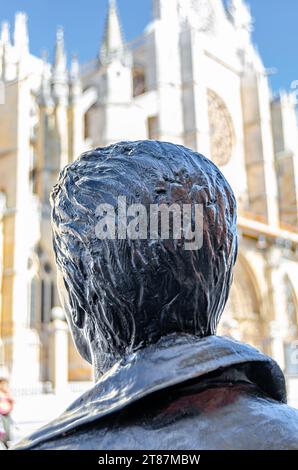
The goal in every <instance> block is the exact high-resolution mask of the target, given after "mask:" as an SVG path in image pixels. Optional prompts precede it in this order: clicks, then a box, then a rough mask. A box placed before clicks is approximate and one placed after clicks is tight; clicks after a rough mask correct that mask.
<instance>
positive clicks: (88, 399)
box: [15, 141, 298, 450]
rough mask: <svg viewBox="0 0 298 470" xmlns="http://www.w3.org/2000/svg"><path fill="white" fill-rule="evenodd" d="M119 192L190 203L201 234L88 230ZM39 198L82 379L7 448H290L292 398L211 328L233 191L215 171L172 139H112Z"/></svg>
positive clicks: (223, 277)
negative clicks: (91, 379) (45, 205)
mask: <svg viewBox="0 0 298 470" xmlns="http://www.w3.org/2000/svg"><path fill="white" fill-rule="evenodd" d="M119 196H121V197H125V198H126V199H127V201H129V204H131V205H135V206H136V207H138V208H139V211H141V210H142V208H144V207H146V208H147V209H150V208H152V206H153V205H156V204H160V205H167V206H168V207H170V206H172V205H179V206H180V205H189V204H191V205H200V206H202V207H203V225H201V231H202V235H203V237H202V238H203V244H202V246H201V247H200V246H199V247H198V248H196V249H192V250H186V249H185V246H186V238H187V237H186V236H185V237H184V239H181V240H180V239H179V240H177V239H174V238H173V239H170V238H163V237H161V236H160V235H159V233H157V236H155V237H152V236H151V234H150V236H147V238H146V236H145V235H146V233H145V234H144V233H142V236H140V233H139V237H136V238H130V237H128V236H126V237H123V230H122V229H123V221H121V223H120V222H119V220H118V224H117V225H116V227H114V230H111V231H109V230H108V231H107V236H106V238H104V237H103V239H101V238H100V237H99V236H98V235H99V232H100V231H99V230H98V224H100V223H101V222H102V219H101V216H100V214H101V210H99V208H101V207H104V208H105V211H106V212H107V213H108V214H109V215H108V221H107V222H106V224H109V225H107V226H109V229H110V228H111V225H110V224H111V220H112V217H111V214H112V213H113V210H114V212H115V213H117V214H118V215H119V214H120V207H119V200H118V199H119ZM51 202H52V207H53V212H52V223H53V239H54V250H55V254H56V261H57V265H58V287H59V290H60V298H61V302H62V305H63V307H64V310H65V313H66V316H67V320H68V323H69V327H70V329H71V332H72V336H73V339H74V342H75V344H76V346H77V348H78V350H79V352H80V353H81V355H82V356H83V357H84V358H85V359H86V360H87V361H89V362H90V363H91V364H92V365H93V368H94V374H95V379H96V384H95V386H94V387H93V388H92V389H91V390H89V391H87V392H86V393H85V394H83V395H82V396H81V397H80V398H79V399H78V400H76V401H75V402H74V403H73V404H72V405H71V406H70V407H69V408H68V409H67V410H66V412H65V413H63V414H62V415H61V416H60V417H59V418H57V419H56V420H54V421H53V422H52V423H50V424H49V425H47V426H45V427H44V428H42V429H40V430H39V431H36V432H35V433H33V434H32V435H31V436H30V437H28V438H27V439H25V440H24V441H23V442H21V443H20V444H19V445H17V446H16V447H15V448H16V449H21V450H22V449H23V450H24V449H28V450H29V449H32V450H48V449H55V450H56V449H61V450H64V449H67V450H82V449H84V450H87V449H93V450H112V449H122V450H133V449H143V450H145V449H148V450H149V449H163V450H167V449H170V450H178V449H193V450H198V449H199V450H212V449H215V450H236V449H238V450H240V449H249V450H251V449H259V450H261V449H262V450H268V449H271V450H274V449H283V450H285V449H297V448H298V411H297V410H295V409H293V408H291V407H289V406H287V404H286V402H287V394H286V387H285V378H284V375H283V372H282V371H281V369H280V367H279V366H278V364H277V363H276V362H275V361H274V360H273V359H272V358H270V357H268V356H266V355H264V354H263V353H261V352H260V351H258V350H256V349H254V348H253V347H251V346H249V345H245V344H243V343H240V342H238V341H236V340H232V339H230V338H227V337H220V336H216V330H217V326H218V322H219V320H220V318H221V315H222V312H223V310H224V307H225V305H226V302H227V299H228V296H229V291H230V287H231V283H232V278H233V267H234V264H235V262H236V259H237V252H238V237H237V224H236V217H237V211H236V200H235V197H234V194H233V191H232V189H231V187H230V186H229V184H228V182H227V181H226V179H225V177H224V176H223V174H222V173H221V172H220V170H219V169H218V168H217V167H216V166H215V165H214V164H213V163H212V162H211V161H210V160H209V159H207V158H205V157H204V156H202V155H200V154H198V153H195V152H193V151H191V150H189V149H187V148H185V147H182V146H177V145H174V144H169V143H164V142H155V141H141V142H122V143H119V144H115V145H112V146H110V147H107V148H103V149H96V150H94V151H90V152H87V153H85V154H83V155H82V156H81V157H80V158H79V159H78V160H76V161H75V162H73V163H72V164H71V165H69V166H68V167H66V168H65V169H64V171H63V172H62V173H61V175H60V179H59V182H58V184H57V186H56V187H55V189H54V191H53V193H52V197H51ZM131 207H133V206H131ZM121 211H122V209H121ZM96 227H97V230H96ZM116 234H117V236H115V235H116ZM120 234H121V236H120ZM126 235H127V234H126ZM147 235H148V234H147ZM244 313H245V312H244Z"/></svg>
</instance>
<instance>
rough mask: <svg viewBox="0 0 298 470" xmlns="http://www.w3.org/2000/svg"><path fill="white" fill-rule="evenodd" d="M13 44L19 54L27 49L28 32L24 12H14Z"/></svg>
mask: <svg viewBox="0 0 298 470" xmlns="http://www.w3.org/2000/svg"><path fill="white" fill-rule="evenodd" d="M14 45H15V47H16V49H17V50H18V51H19V52H20V53H21V54H24V53H25V52H28V51H29V34H28V26H27V15H26V14H25V13H21V12H19V13H17V14H16V17H15V27H14Z"/></svg>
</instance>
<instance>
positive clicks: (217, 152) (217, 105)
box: [208, 90, 235, 166]
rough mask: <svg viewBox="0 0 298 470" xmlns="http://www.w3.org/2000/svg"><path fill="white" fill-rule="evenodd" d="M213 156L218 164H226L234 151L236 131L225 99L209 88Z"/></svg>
mask: <svg viewBox="0 0 298 470" xmlns="http://www.w3.org/2000/svg"><path fill="white" fill-rule="evenodd" d="M208 114H209V126H210V144H211V158H212V160H213V161H214V163H215V164H216V165H218V166H224V165H226V164H227V163H228V162H229V160H230V158H231V156H232V152H233V147H234V141H235V132H234V126H233V121H232V118H231V115H230V113H229V111H228V109H227V107H226V105H225V103H224V102H223V100H222V99H221V98H220V97H219V96H218V95H217V94H216V93H215V92H213V91H211V90H208Z"/></svg>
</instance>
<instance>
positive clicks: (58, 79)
mask: <svg viewBox="0 0 298 470" xmlns="http://www.w3.org/2000/svg"><path fill="white" fill-rule="evenodd" d="M52 89H53V96H54V98H55V99H56V100H58V101H59V102H60V103H64V104H66V103H67V100H68V72H67V57H66V52H65V47H64V32H63V28H61V27H60V28H58V30H57V34H56V46H55V57H54V64H53V75H52Z"/></svg>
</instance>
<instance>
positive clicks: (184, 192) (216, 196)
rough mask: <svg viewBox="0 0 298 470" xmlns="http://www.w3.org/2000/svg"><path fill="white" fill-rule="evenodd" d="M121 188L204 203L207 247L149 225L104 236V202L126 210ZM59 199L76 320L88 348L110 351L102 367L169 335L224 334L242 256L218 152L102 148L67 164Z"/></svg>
mask: <svg viewBox="0 0 298 470" xmlns="http://www.w3.org/2000/svg"><path fill="white" fill-rule="evenodd" d="M119 197H120V198H122V199H121V200H122V201H124V200H125V201H126V202H127V204H129V205H131V204H138V205H142V206H143V207H145V208H148V213H149V212H150V209H149V208H150V206H152V205H154V206H157V205H168V206H172V205H173V204H174V205H178V206H182V205H183V204H186V205H190V204H194V205H198V206H200V207H202V215H203V225H202V226H201V230H202V246H201V247H199V248H197V249H185V243H186V240H185V239H184V240H183V239H182V240H177V239H174V238H173V239H171V238H169V239H164V238H162V237H155V238H154V239H152V238H150V233H149V228H148V237H144V236H142V237H140V238H137V239H132V238H131V237H126V238H124V237H123V236H122V237H119V236H117V235H119V233H118V232H119V231H120V226H119V223H117V222H116V225H115V226H114V233H113V235H114V236H113V237H106V238H100V237H99V236H98V230H97V229H98V224H99V221H100V219H99V218H100V215H99V212H100V211H99V210H98V208H99V207H107V206H108V207H112V208H115V213H117V212H118V210H119V208H118V202H119ZM51 202H52V219H53V240H54V250H55V255H56V260H57V265H58V271H59V275H60V277H61V279H62V282H63V284H64V288H65V294H64V296H63V297H64V301H63V303H64V306H65V305H66V304H67V308H66V310H67V312H66V313H67V316H68V320H69V322H70V324H71V329H72V332H73V336H74V339H75V341H76V343H77V346H78V347H79V349H80V351H81V353H82V355H83V356H84V357H85V358H86V359H88V360H92V359H91V356H92V352H91V353H90V352H88V349H91V350H92V349H93V350H94V349H97V351H98V353H99V352H100V360H99V364H97V365H98V367H99V369H100V370H101V372H104V371H105V370H107V369H108V368H109V367H111V365H113V364H114V363H115V362H116V361H117V360H119V359H120V358H122V357H123V356H124V355H126V354H128V353H130V352H132V351H135V350H137V349H139V348H140V347H144V346H146V345H149V344H152V343H154V342H156V341H158V339H159V338H161V337H162V336H165V335H169V334H173V333H177V334H192V335H196V336H198V337H204V336H208V335H214V334H215V333H216V328H217V324H218V321H219V319H220V316H221V314H222V311H223V309H224V306H225V304H226V301H227V298H228V294H229V289H230V285H231V280H232V268H233V265H234V263H235V260H236V256H237V231H236V201H235V197H234V195H233V192H232V190H231V188H230V186H229V184H228V183H227V181H226V180H225V178H224V176H223V175H222V173H221V172H220V171H219V169H218V168H217V167H216V166H215V165H213V163H212V162H211V161H210V160H208V159H207V158H205V157H203V156H202V155H199V154H197V153H194V152H193V151H191V150H189V149H186V148H184V147H182V146H176V145H174V144H168V143H161V142H153V141H141V142H123V143H119V144H116V145H112V146H110V147H107V148H104V149H96V150H94V151H90V152H87V153H85V154H83V155H82V156H81V157H80V158H79V159H78V160H76V161H75V162H74V163H72V164H71V165H69V166H68V167H66V168H65V169H64V171H63V172H62V173H61V175H60V179H59V182H58V184H57V185H56V187H55V188H54V191H53V193H52V196H51ZM101 215H102V214H101ZM122 229H123V227H122ZM151 235H152V234H151ZM135 238H136V237H135ZM65 298H66V300H65ZM83 338H84V339H83ZM83 343H84V344H83Z"/></svg>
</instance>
